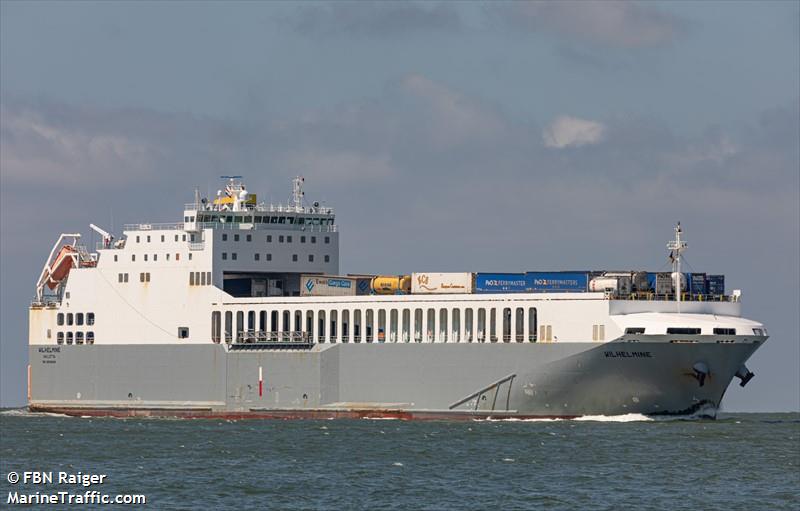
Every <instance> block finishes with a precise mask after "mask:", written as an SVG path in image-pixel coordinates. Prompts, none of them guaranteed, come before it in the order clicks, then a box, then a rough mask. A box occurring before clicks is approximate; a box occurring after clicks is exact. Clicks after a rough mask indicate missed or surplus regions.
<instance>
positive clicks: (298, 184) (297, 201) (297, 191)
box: [292, 176, 305, 211]
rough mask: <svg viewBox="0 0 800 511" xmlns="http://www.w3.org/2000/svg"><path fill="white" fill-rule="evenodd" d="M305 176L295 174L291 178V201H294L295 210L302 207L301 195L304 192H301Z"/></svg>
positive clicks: (299, 209)
mask: <svg viewBox="0 0 800 511" xmlns="http://www.w3.org/2000/svg"><path fill="white" fill-rule="evenodd" d="M304 181H305V178H304V177H303V176H296V177H295V178H294V179H292V202H293V203H294V209H295V211H301V210H302V209H303V196H304V195H305V193H304V192H303V182H304Z"/></svg>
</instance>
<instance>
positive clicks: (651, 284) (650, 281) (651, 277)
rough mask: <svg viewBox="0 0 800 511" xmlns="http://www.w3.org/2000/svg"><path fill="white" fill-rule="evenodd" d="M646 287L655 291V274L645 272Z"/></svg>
mask: <svg viewBox="0 0 800 511" xmlns="http://www.w3.org/2000/svg"><path fill="white" fill-rule="evenodd" d="M647 288H648V289H649V290H650V291H655V289H656V274H655V273H650V272H647Z"/></svg>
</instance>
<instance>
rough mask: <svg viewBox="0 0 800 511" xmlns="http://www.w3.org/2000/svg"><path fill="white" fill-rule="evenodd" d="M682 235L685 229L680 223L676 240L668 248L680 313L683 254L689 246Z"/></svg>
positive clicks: (676, 228)
mask: <svg viewBox="0 0 800 511" xmlns="http://www.w3.org/2000/svg"><path fill="white" fill-rule="evenodd" d="M681 234H683V229H681V223H680V222H678V225H677V226H676V227H675V239H674V240H672V241H670V242H669V243H667V248H668V249H669V250H670V253H669V258H670V260H671V261H672V279H673V282H674V283H675V284H674V285H675V301H676V302H677V303H678V312H680V311H681V305H680V303H681V294H682V291H683V290H682V289H681V287H682V286H681V254H683V252H684V251H685V250H686V248H687V247H688V246H689V244H688V243H686V242H685V241H683V240H682V239H681Z"/></svg>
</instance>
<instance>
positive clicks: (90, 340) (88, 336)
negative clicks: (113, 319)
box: [86, 332, 94, 344]
mask: <svg viewBox="0 0 800 511" xmlns="http://www.w3.org/2000/svg"><path fill="white" fill-rule="evenodd" d="M86 344H94V332H86Z"/></svg>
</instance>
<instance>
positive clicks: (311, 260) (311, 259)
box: [308, 254, 314, 263]
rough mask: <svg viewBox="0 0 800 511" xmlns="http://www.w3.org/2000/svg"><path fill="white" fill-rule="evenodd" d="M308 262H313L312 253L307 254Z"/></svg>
mask: <svg viewBox="0 0 800 511" xmlns="http://www.w3.org/2000/svg"><path fill="white" fill-rule="evenodd" d="M308 262H309V263H313V262H314V254H308Z"/></svg>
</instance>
